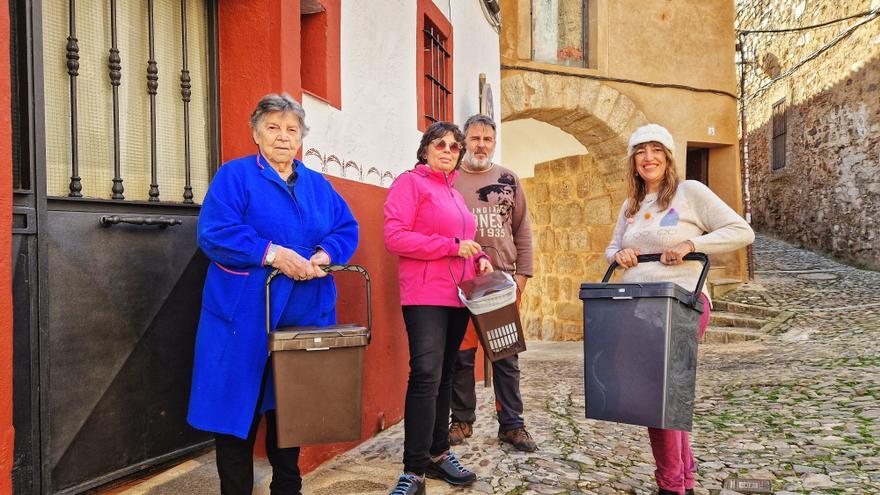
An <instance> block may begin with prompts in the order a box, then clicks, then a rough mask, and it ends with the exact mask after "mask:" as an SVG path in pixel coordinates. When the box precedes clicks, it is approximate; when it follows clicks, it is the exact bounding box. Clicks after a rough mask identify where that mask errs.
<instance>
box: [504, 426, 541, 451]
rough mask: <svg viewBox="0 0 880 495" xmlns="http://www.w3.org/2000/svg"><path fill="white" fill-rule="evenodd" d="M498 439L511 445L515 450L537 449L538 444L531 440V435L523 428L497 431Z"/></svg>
mask: <svg viewBox="0 0 880 495" xmlns="http://www.w3.org/2000/svg"><path fill="white" fill-rule="evenodd" d="M498 440H501V441H502V442H507V443H509V444H511V445H513V446H514V447H515V448H516V449H517V450H521V451H523V452H534V451H536V450H538V445H537V444H536V443H535V441H534V440H532V436H531V435H529V432H528V431H526V429H525V428H514V429H512V430H507V431H498Z"/></svg>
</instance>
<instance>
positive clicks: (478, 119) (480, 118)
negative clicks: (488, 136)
mask: <svg viewBox="0 0 880 495" xmlns="http://www.w3.org/2000/svg"><path fill="white" fill-rule="evenodd" d="M472 125H485V126H488V127H491V128H492V133H495V134H497V132H498V131H497V129H496V128H495V121H494V120H492V117H489V116H488V115H483V114H481V113H478V114H476V115H471V117H470V118H469V119H467V120H466V121H465V122H464V127H463V128H462V130H461V131H462V132H463V133H464V134H465V135H467V131H468V128H469V127H470V126H472Z"/></svg>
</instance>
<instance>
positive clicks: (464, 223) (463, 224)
mask: <svg viewBox="0 0 880 495" xmlns="http://www.w3.org/2000/svg"><path fill="white" fill-rule="evenodd" d="M443 178H444V179H445V180H446V188H447V189H448V190H449V196H450V197H451V198H452V199H453V203H455V201H454V200H455V194H454V193H453V192H452V186H451V185H450V184H449V176H448V175H445V174H444V176H443ZM456 209H457V210H458V214H459V215H460V216H461V237H460V238H459V239H462V240H464V239H465V238H466V237H465V235H466V234H467V227H466V226H467V219H465V217H464V212H462V211H461V206H460V205H456ZM468 213H469V214H470V212H468ZM465 263H467V260H466V259H464V258H462V260H461V280H459V281H458V282H456V281H455V275H453V276H452V281H453V282H455V285H459V284H461V283H462V281H464V271H465Z"/></svg>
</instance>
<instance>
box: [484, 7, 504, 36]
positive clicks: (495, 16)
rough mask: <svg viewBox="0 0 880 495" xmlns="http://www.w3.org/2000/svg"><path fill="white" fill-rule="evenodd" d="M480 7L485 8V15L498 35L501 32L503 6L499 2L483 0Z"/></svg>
mask: <svg viewBox="0 0 880 495" xmlns="http://www.w3.org/2000/svg"><path fill="white" fill-rule="evenodd" d="M480 6H481V7H482V8H483V15H485V16H486V20H487V21H489V24H490V25H491V26H492V28H493V29H494V30H495V32H496V33H500V32H501V6H500V5H498V0H481V1H480Z"/></svg>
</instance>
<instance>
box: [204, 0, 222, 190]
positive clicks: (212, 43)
mask: <svg viewBox="0 0 880 495" xmlns="http://www.w3.org/2000/svg"><path fill="white" fill-rule="evenodd" d="M217 2H218V0H209V1H208V2H207V3H208V5H209V7H208V33H209V35H208V36H209V38H208V80H209V81H210V84H208V102H209V104H208V122H210V124H209V129H210V137H209V139H210V142H211V146H210V154H209V156H210V164H209V167H210V169H209V171H210V175H211V177H213V176H214V173H216V172H217V169H218V168H220V156H221V152H220V142H221V134H220V87H219V86H220V84H219V83H218V81H219V80H220V69H219V66H220V61H219V56H218V53H219V51H220V49H219V45H220V43H219V40H218V36H217V25H218V19H217Z"/></svg>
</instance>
